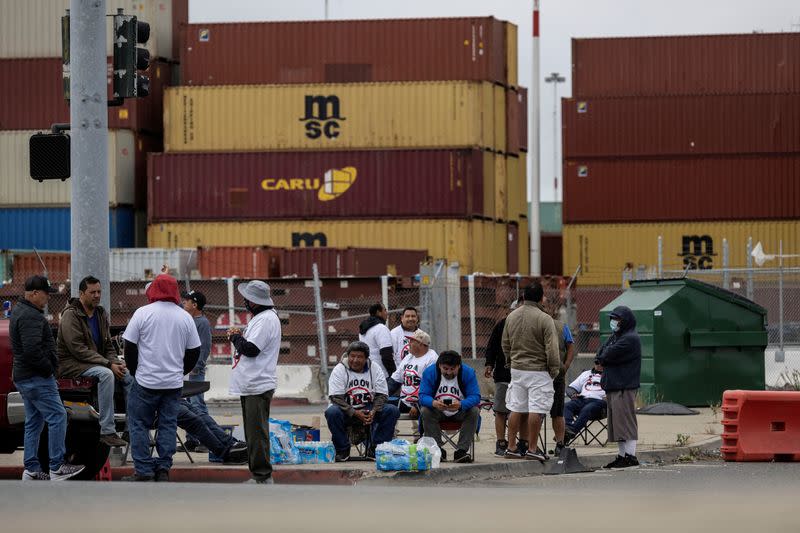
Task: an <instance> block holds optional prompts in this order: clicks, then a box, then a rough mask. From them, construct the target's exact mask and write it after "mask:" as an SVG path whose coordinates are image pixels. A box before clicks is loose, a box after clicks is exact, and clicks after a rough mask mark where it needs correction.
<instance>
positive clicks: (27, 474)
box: [22, 470, 50, 481]
mask: <svg viewBox="0 0 800 533" xmlns="http://www.w3.org/2000/svg"><path fill="white" fill-rule="evenodd" d="M22 481H50V474H48V473H47V472H42V471H41V470H40V471H38V472H31V471H30V470H25V471H24V472H22Z"/></svg>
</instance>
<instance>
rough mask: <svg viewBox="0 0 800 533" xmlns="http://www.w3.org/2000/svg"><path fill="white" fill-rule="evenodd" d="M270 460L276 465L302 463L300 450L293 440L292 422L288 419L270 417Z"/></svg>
mask: <svg viewBox="0 0 800 533" xmlns="http://www.w3.org/2000/svg"><path fill="white" fill-rule="evenodd" d="M269 461H270V463H272V464H274V465H296V464H299V463H300V452H299V450H298V449H297V446H295V443H294V441H293V440H292V424H291V422H289V421H288V420H276V419H274V418H270V419H269Z"/></svg>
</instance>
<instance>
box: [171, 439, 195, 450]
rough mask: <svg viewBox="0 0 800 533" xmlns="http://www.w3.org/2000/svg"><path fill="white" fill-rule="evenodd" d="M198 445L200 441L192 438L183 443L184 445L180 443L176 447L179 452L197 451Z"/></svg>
mask: <svg viewBox="0 0 800 533" xmlns="http://www.w3.org/2000/svg"><path fill="white" fill-rule="evenodd" d="M198 445H199V443H198V442H192V441H190V440H187V441H186V442H184V443H183V446H181V445H180V444H178V446H177V448H176V451H179V452H196V451H197V446H198Z"/></svg>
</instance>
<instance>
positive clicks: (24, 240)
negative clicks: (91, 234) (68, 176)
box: [0, 207, 134, 250]
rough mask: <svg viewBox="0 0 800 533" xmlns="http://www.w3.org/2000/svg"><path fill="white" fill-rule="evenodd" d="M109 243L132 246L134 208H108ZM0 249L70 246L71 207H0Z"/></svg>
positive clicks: (60, 248) (43, 248)
mask: <svg viewBox="0 0 800 533" xmlns="http://www.w3.org/2000/svg"><path fill="white" fill-rule="evenodd" d="M108 223H109V246H111V247H112V248H118V247H130V246H133V239H134V230H133V209H131V208H129V207H116V208H113V209H109V211H108ZM0 227H2V228H3V232H2V234H0V249H17V250H32V249H33V248H36V249H37V250H70V249H71V246H70V238H71V237H70V209H69V207H49V208H5V209H0Z"/></svg>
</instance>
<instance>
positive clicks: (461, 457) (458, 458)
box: [453, 450, 472, 463]
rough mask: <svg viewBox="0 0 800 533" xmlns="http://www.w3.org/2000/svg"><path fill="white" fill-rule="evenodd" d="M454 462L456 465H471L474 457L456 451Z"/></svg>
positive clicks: (462, 451) (461, 451)
mask: <svg viewBox="0 0 800 533" xmlns="http://www.w3.org/2000/svg"><path fill="white" fill-rule="evenodd" d="M453 462H454V463H471V462H472V456H470V454H468V453H467V452H465V451H464V450H456V451H455V453H454V454H453Z"/></svg>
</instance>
